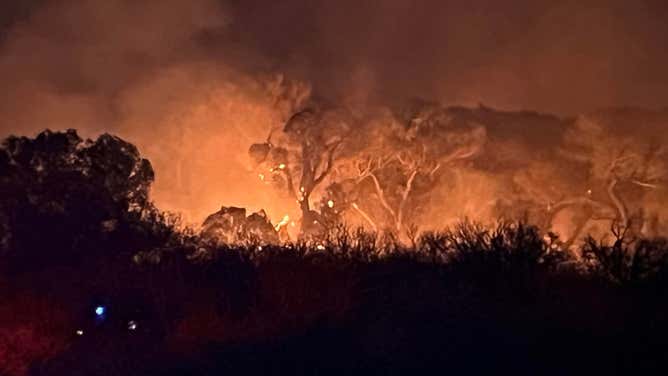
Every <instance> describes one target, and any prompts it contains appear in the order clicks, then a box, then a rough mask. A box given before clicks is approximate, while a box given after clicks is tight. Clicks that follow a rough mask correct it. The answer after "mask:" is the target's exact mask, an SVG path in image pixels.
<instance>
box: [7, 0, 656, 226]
mask: <svg viewBox="0 0 668 376" xmlns="http://www.w3.org/2000/svg"><path fill="white" fill-rule="evenodd" d="M548 3H549V4H548ZM0 14H2V15H3V16H2V17H0V33H1V36H0V41H1V43H2V44H1V45H0V80H2V82H3V91H2V94H0V134H2V135H3V136H4V135H7V134H9V133H18V134H34V133H35V132H37V131H40V130H42V129H44V128H51V129H65V128H77V129H79V130H80V131H81V132H82V133H83V134H84V135H86V136H93V135H95V134H98V133H101V132H111V133H116V134H119V135H120V136H122V137H125V138H127V139H128V140H129V141H131V142H133V143H136V144H137V145H138V146H139V147H140V150H141V151H142V153H143V154H144V155H146V156H147V157H148V158H149V159H150V160H151V161H152V162H153V164H154V167H155V169H156V171H157V180H156V184H155V186H154V188H153V197H154V198H155V199H156V201H157V202H158V204H159V205H160V206H161V207H163V208H165V209H171V210H178V211H184V212H185V213H186V214H187V216H188V217H189V218H190V219H191V220H194V221H198V220H201V219H202V218H203V216H204V215H206V214H208V213H211V212H212V211H215V210H216V209H217V208H218V207H219V206H220V205H221V204H225V205H240V206H246V207H250V208H253V209H259V208H266V209H267V210H268V211H269V212H270V214H271V216H272V218H273V219H274V220H275V219H276V218H281V217H282V216H283V214H284V213H294V210H295V209H294V203H293V202H289V201H286V200H277V199H276V196H273V195H272V194H271V191H270V190H267V189H266V187H263V186H261V183H260V182H259V180H258V179H257V178H256V176H255V175H254V174H253V173H252V172H251V170H250V167H249V165H248V163H247V153H246V151H247V149H248V146H249V145H250V144H251V143H253V142H258V141H261V140H262V139H264V138H266V136H267V133H268V131H269V129H271V128H272V127H275V126H277V125H280V124H281V123H282V122H284V121H285V119H286V117H287V116H288V114H289V113H290V111H291V110H292V108H293V107H294V106H295V105H297V104H298V103H299V101H300V100H302V99H305V98H306V95H307V94H309V93H312V95H313V96H315V97H324V98H326V99H328V100H330V101H332V102H335V103H346V104H354V105H360V104H362V105H374V106H377V105H394V104H397V103H403V102H405V101H406V100H408V99H410V98H413V97H425V98H429V99H433V100H436V101H440V102H443V103H448V104H453V103H461V104H473V105H476V106H477V104H478V103H479V102H482V103H484V104H486V105H490V106H492V107H496V108H505V109H523V108H528V109H534V110H539V111H549V112H556V113H561V114H564V115H567V114H575V113H579V112H583V111H588V110H591V109H595V108H599V107H608V106H617V105H639V106H645V107H661V106H665V105H666V100H665V98H668V75H666V73H665V71H664V65H665V63H666V62H668V50H666V49H665V48H663V44H664V42H665V40H666V39H667V38H668V26H667V25H668V23H665V22H664V20H665V18H666V15H667V13H666V7H665V6H664V5H663V2H660V1H637V2H627V1H621V0H619V1H617V0H615V1H590V2H586V4H583V3H582V2H575V1H567V2H557V3H553V2H542V4H541V2H536V1H528V0H519V1H515V2H513V3H508V2H498V1H469V2H461V1H436V0H434V1H420V2H412V1H383V2H360V1H352V0H342V1H297V0H288V1H275V2H274V1H258V0H246V1H232V0H230V1H215V0H193V1H179V0H165V1H159V2H158V1H130V0H108V1H95V0H69V1H49V0H43V1H36V0H35V1H25V2H21V5H13V4H10V5H0ZM522 132H523V131H522V130H517V131H516V133H517V134H514V133H512V132H510V133H507V134H504V135H503V137H501V139H504V140H507V143H508V144H509V145H512V144H513V142H512V139H513V137H514V136H518V137H519V136H520V133H522ZM508 139H510V140H508ZM518 142H519V141H518ZM516 153H517V152H516ZM467 178H470V179H472V181H475V182H477V183H476V185H475V187H476V189H477V190H476V191H475V192H476V195H480V196H481V197H482V196H484V197H494V196H496V195H498V194H499V192H501V190H502V189H503V187H504V185H503V184H502V183H501V182H500V181H499V180H497V179H495V177H494V176H493V175H492V174H490V173H487V172H476V173H475V175H472V176H469V177H467ZM492 182H494V184H492ZM457 192H458V191H453V192H450V194H451V195H465V194H466V193H467V192H459V193H457ZM462 210H463V211H464V212H465V213H469V212H471V213H473V212H476V211H477V210H481V209H480V208H477V207H476V208H473V207H471V208H468V207H464V209H462ZM460 214H461V213H460Z"/></svg>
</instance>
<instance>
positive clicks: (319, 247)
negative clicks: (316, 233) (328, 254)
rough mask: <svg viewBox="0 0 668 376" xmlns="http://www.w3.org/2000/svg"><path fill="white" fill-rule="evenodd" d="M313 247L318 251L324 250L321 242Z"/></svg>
mask: <svg viewBox="0 0 668 376" xmlns="http://www.w3.org/2000/svg"><path fill="white" fill-rule="evenodd" d="M315 248H316V249H317V250H319V251H324V250H325V246H324V245H322V244H318V245H317V246H316V247H315Z"/></svg>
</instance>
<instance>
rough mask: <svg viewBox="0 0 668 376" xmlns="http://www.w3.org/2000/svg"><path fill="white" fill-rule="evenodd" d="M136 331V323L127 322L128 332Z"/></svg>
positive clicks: (132, 321)
mask: <svg viewBox="0 0 668 376" xmlns="http://www.w3.org/2000/svg"><path fill="white" fill-rule="evenodd" d="M135 329H137V322H136V321H134V320H130V321H128V330H133V331H134V330H135Z"/></svg>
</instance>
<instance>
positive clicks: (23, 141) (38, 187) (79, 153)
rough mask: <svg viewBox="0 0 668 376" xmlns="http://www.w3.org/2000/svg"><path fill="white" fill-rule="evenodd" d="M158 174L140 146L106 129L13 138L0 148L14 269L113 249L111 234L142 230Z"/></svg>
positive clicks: (6, 238)
mask: <svg viewBox="0 0 668 376" xmlns="http://www.w3.org/2000/svg"><path fill="white" fill-rule="evenodd" d="M153 179H154V173H153V168H152V167H151V164H150V162H149V161H148V160H146V159H143V158H141V156H140V155H139V152H138V150H137V148H136V147H135V146H134V145H132V144H130V143H128V142H127V141H124V140H122V139H120V138H118V137H115V136H111V135H109V134H103V135H101V136H100V137H99V138H97V139H96V140H95V141H93V140H84V139H82V138H81V137H79V135H77V133H76V131H74V130H68V131H65V132H52V131H49V130H46V131H44V132H42V133H40V134H39V135H38V136H37V137H35V138H34V139H33V138H27V137H16V136H11V137H8V138H7V139H5V140H4V141H3V143H2V146H1V147H0V197H1V199H0V223H1V227H0V229H1V230H2V233H1V236H0V238H1V239H2V244H1V246H2V250H3V251H4V252H3V253H5V256H7V258H6V259H7V260H9V261H10V262H12V263H14V264H15V265H14V267H13V268H12V270H20V269H22V268H23V267H25V266H27V265H40V264H42V263H46V264H51V263H52V262H57V261H58V260H61V261H63V262H72V261H76V260H78V259H81V257H83V256H85V255H86V254H87V253H88V254H91V255H92V254H95V253H97V252H99V251H104V250H106V249H109V248H113V247H114V242H113V239H114V234H119V233H123V234H124V236H125V237H126V240H127V235H128V234H129V233H135V234H136V233H138V232H141V231H137V230H140V229H139V227H141V226H139V227H138V226H137V225H138V224H139V223H140V222H141V221H142V218H145V217H146V216H152V215H153V216H154V215H155V214H156V213H157V211H156V210H155V208H154V207H153V205H152V204H151V202H150V201H149V198H148V193H149V187H150V185H151V183H152V182H153ZM118 248H119V249H121V248H122V247H118Z"/></svg>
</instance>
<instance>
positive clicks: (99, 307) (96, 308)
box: [95, 306, 105, 316]
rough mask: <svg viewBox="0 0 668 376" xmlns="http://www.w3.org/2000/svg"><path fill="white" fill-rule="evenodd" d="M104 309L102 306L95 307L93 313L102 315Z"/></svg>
mask: <svg viewBox="0 0 668 376" xmlns="http://www.w3.org/2000/svg"><path fill="white" fill-rule="evenodd" d="M104 311H105V309H104V307H103V306H97V307H95V314H96V315H98V316H102V315H104Z"/></svg>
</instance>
